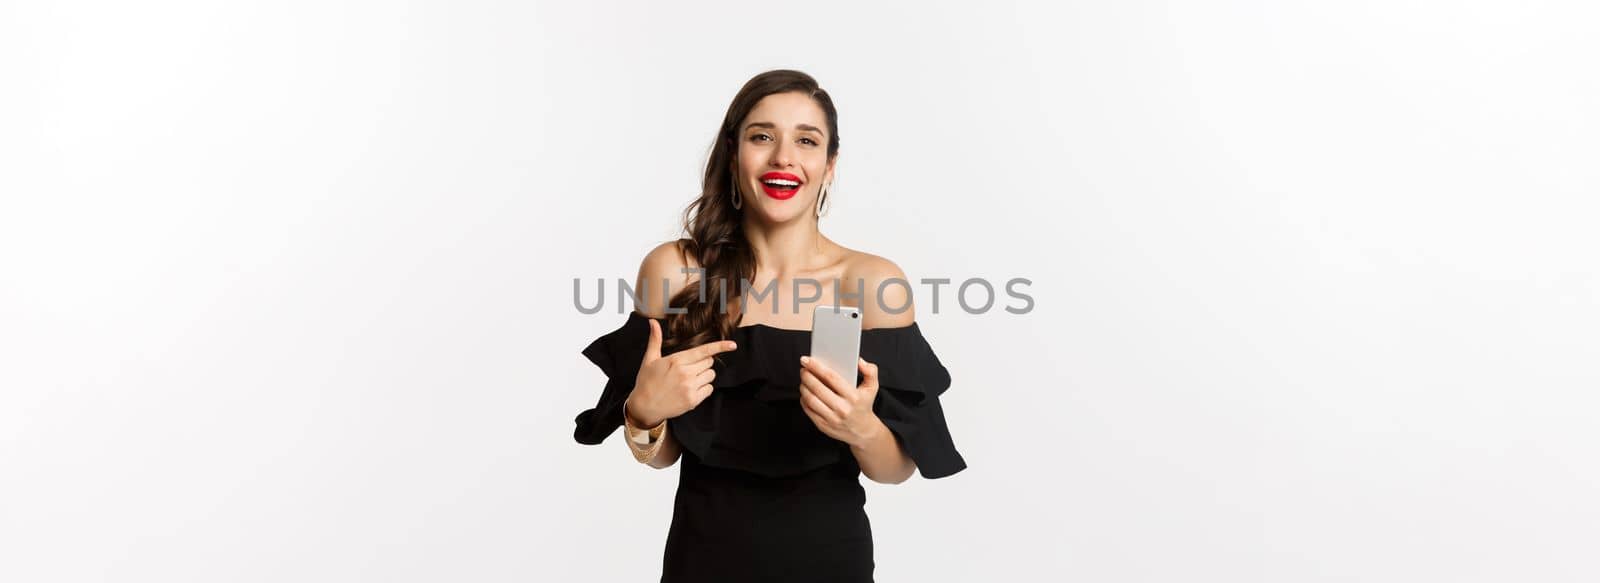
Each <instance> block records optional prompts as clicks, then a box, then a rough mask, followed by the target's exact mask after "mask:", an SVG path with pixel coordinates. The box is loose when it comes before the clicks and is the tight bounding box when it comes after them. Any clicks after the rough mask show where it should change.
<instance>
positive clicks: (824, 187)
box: [817, 184, 831, 219]
mask: <svg viewBox="0 0 1600 583" xmlns="http://www.w3.org/2000/svg"><path fill="white" fill-rule="evenodd" d="M829 186H831V185H829V184H824V185H822V196H819V197H817V218H819V219H820V218H822V215H825V214H828V211H825V210H822V205H824V204H827V203H828V187H829Z"/></svg>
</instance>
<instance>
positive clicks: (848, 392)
mask: <svg viewBox="0 0 1600 583" xmlns="http://www.w3.org/2000/svg"><path fill="white" fill-rule="evenodd" d="M856 370H858V371H859V372H860V373H861V384H860V385H858V386H854V387H852V386H849V383H848V382H846V381H845V379H844V378H843V377H841V376H839V374H838V373H836V372H834V371H833V370H832V369H830V368H828V365H826V364H823V363H822V361H820V360H818V359H815V358H810V357H806V356H802V357H800V408H801V409H802V410H804V411H805V413H806V416H807V417H810V418H811V422H812V423H815V424H816V425H817V429H819V430H821V431H822V433H824V434H826V435H827V436H828V437H832V438H834V439H837V440H839V441H842V442H845V443H847V444H850V445H851V446H856V447H859V446H861V445H862V444H864V443H866V442H868V441H870V440H872V439H873V438H874V437H877V435H878V432H880V431H883V430H884V429H885V428H884V425H883V421H882V420H880V419H878V415H877V414H876V413H873V412H872V403H873V401H874V400H875V399H877V397H878V365H875V364H872V363H870V362H867V361H866V360H865V359H863V358H860V357H857V358H856Z"/></svg>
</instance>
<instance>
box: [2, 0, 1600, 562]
mask: <svg viewBox="0 0 1600 583" xmlns="http://www.w3.org/2000/svg"><path fill="white" fill-rule="evenodd" d="M973 4H974V3H972V2H965V3H960V4H959V6H961V8H956V7H940V6H935V5H932V4H930V3H914V4H913V3H907V4H905V5H902V6H898V7H889V6H883V7H867V6H864V5H863V4H862V3H856V2H848V3H844V2H805V3H790V4H785V5H781V6H761V7H758V6H756V5H754V4H751V3H744V2H726V3H720V4H716V5H707V6H704V7H699V8H690V7H686V6H683V5H681V4H679V3H668V2H659V3H645V2H641V3H636V4H628V5H618V4H612V3H601V2H581V3H580V2H559V3H557V2H548V3H536V4H533V5H529V4H528V3H525V2H503V3H485V2H462V1H452V2H443V1H433V2H420V1H419V2H409V3H395V2H376V1H373V2H365V3H358V2H329V1H317V2H281V1H277V2H232V3H226V4H224V3H214V2H187V3H183V2H134V3H129V2H100V3H88V2H20V3H19V2H6V3H4V4H0V84H3V89H0V580H5V581H18V582H21V581H30V582H32V581H163V582H167V581H385V582H388V581H585V580H588V581H650V580H655V578H656V577H657V576H658V573H659V568H660V560H661V545H662V542H663V540H664V537H665V533H666V528H667V524H668V521H669V520H670V517H671V501H672V495H673V488H674V486H675V484H676V480H677V471H678V470H677V468H676V467H674V468H671V469H668V470H665V471H654V470H651V469H649V468H646V467H644V466H641V465H638V464H636V463H634V462H633V461H632V459H631V458H630V457H629V456H628V454H627V453H626V452H625V451H624V447H623V446H622V445H621V444H620V443H618V438H617V437H615V436H613V437H612V438H611V439H610V440H609V441H607V442H606V443H605V444H603V445H601V446H594V447H585V446H580V445H578V444H576V443H575V442H574V441H573V439H572V429H573V425H572V421H573V417H574V416H575V415H576V414H577V413H578V412H579V411H581V410H583V409H585V408H588V407H591V406H593V404H594V400H595V398H596V396H597V395H598V394H599V389H600V387H601V386H602V384H603V382H604V378H603V376H602V375H601V374H600V372H599V370H598V369H596V368H595V367H594V366H593V365H591V364H590V363H589V362H588V361H586V360H584V359H583V358H582V356H580V355H579V350H581V349H582V348H583V346H584V345H586V344H587V343H588V342H589V340H591V339H592V338H594V337H595V336H598V335H600V334H603V333H605V332H607V331H609V330H611V329H613V328H615V327H616V326H617V325H618V324H620V323H621V321H622V316H621V315H620V314H618V313H616V312H615V311H614V309H615V307H616V306H615V304H614V303H611V304H608V311H607V312H605V313H603V314H601V315H596V316H584V315H581V314H579V313H578V312H577V310H576V309H575V308H574V307H573V304H572V285H571V281H572V278H574V277H582V278H586V279H591V280H592V279H593V278H607V279H608V280H614V279H615V278H618V277H621V278H632V277H633V275H634V272H635V270H636V269H637V266H638V262H639V259H640V258H641V257H642V256H643V254H644V252H645V251H646V250H647V249H648V248H649V247H650V246H651V245H653V244H655V243H658V242H661V241H665V240H668V239H670V238H672V237H674V236H675V235H676V232H675V227H676V224H677V223H676V221H677V218H678V212H679V211H680V210H681V209H682V208H683V206H684V205H685V204H687V203H688V202H689V201H690V199H691V198H692V197H693V196H694V194H695V192H696V188H697V187H698V178H699V176H700V173H701V170H702V164H703V163H704V161H705V156H706V155H707V153H708V148H709V146H710V143H711V139H712V137H713V135H714V133H715V131H716V129H717V124H718V122H719V121H720V120H721V117H722V115H723V112H724V111H725V109H726V107H727V105H728V102H729V100H730V99H731V98H732V97H733V95H734V93H735V92H736V91H737V90H738V88H739V87H740V85H742V84H743V83H744V81H745V80H746V79H748V78H749V77H751V76H753V75H755V74H756V73H759V72H761V71H763V70H766V69H771V68H797V69H801V70H803V71H806V72H808V73H810V74H812V75H814V76H815V77H816V78H817V79H818V80H819V81H820V82H821V83H822V85H823V86H824V87H825V88H826V89H828V90H829V91H830V92H831V93H832V95H833V97H834V99H835V101H836V103H837V104H838V107H839V110H840V123H841V128H840V135H841V137H842V151H841V158H840V162H839V174H838V181H837V183H836V184H837V189H836V190H835V193H836V198H835V206H834V207H833V209H832V211H831V213H830V215H829V216H828V217H826V218H824V220H823V223H822V225H823V229H824V230H825V232H826V233H828V234H829V235H830V236H832V237H834V238H835V239H837V240H838V241H840V242H842V243H844V244H845V245H847V246H851V247H854V248H858V249H863V250H867V251H871V252H874V253H877V254H880V255H884V256H887V257H889V258H891V259H893V260H894V261H896V262H897V263H899V265H900V266H901V267H902V268H904V269H905V271H906V272H907V273H908V274H909V275H910V276H911V277H912V278H925V277H949V278H952V279H955V280H957V281H960V280H962V279H965V278H969V277H985V278H990V279H994V280H1001V281H1003V280H1004V279H1007V278H1011V277H1027V278H1030V279H1032V280H1033V282H1034V284H1033V286H1032V287H1031V288H1029V290H1028V291H1029V292H1030V293H1031V294H1032V295H1033V296H1034V298H1035V300H1036V306H1035V310H1034V311H1033V312H1032V313H1030V314H1027V315H1023V316H1016V315H1011V314H1007V313H1005V312H1003V311H1001V310H1000V309H999V307H1000V306H1003V305H1007V304H1008V303H1010V302H1008V300H1005V299H1004V298H1002V299H1001V301H1000V303H999V304H997V307H996V308H995V310H994V311H992V312H990V313H987V314H982V315H969V314H966V313H964V312H961V311H960V310H959V308H958V307H957V306H956V304H954V303H953V302H951V301H950V299H951V298H950V297H949V296H945V297H944V298H942V300H943V301H942V302H941V311H940V313H939V314H934V313H932V311H931V307H932V304H931V302H930V301H928V298H927V297H926V296H920V295H919V297H918V304H919V305H918V308H919V309H918V321H919V322H921V323H922V326H923V327H924V330H925V332H926V333H927V335H928V337H929V338H930V340H931V341H932V343H933V346H934V348H935V350H936V351H938V353H939V354H940V356H941V358H942V359H943V360H944V362H945V364H946V365H947V366H948V367H949V368H950V370H951V373H952V376H953V377H954V379H955V383H954V385H953V386H952V387H951V389H950V391H949V392H948V393H946V395H945V397H944V405H945V408H946V411H947V414H948V417H949V422H950V425H951V429H952V431H953V433H954V435H955V437H956V442H957V444H958V445H959V446H960V448H961V451H962V453H963V454H964V455H965V456H966V459H967V461H968V463H969V464H970V466H971V467H970V468H969V469H968V470H966V471H964V472H962V473H960V474H957V475H955V476H952V477H949V478H945V479H940V480H925V479H923V478H921V477H914V478H913V479H912V480H911V481H908V482H906V483H904V484H901V485H896V486H883V485H878V484H875V483H872V482H870V481H868V480H866V479H865V478H863V481H864V482H866V484H867V488H868V498H869V501H868V511H869V513H870V515H871V517H872V522H873V529H874V534H875V536H876V558H877V562H878V570H877V574H878V579H879V580H880V581H1094V582H1113V581H1115V582H1121V581H1230V582H1232V581H1271V582H1280V581H1296V582H1299V581H1397V582H1398V581H1404V582H1412V581H1540V582H1552V581H1593V580H1596V579H1597V578H1600V563H1597V560H1596V558H1595V555H1594V553H1593V551H1594V550H1595V549H1596V548H1600V502H1597V500H1596V492H1597V486H1600V463H1597V461H1596V460H1597V459H1600V456H1597V455H1596V450H1597V446H1600V430H1597V429H1596V428H1595V419H1596V406H1597V405H1600V399H1597V398H1596V390H1597V389H1600V372H1597V369H1596V357H1597V355H1600V338H1597V330H1600V302H1597V297H1600V296H1597V291H1600V288H1597V272H1600V267H1597V266H1600V258H1597V256H1596V255H1597V254H1596V251H1595V250H1596V249H1600V235H1597V234H1596V233H1597V232H1596V230H1595V229H1594V224H1595V222H1596V220H1597V218H1600V213H1597V211H1600V204H1597V203H1596V195H1597V194H1600V192H1597V191H1600V189H1597V186H1600V176H1597V174H1600V171H1597V168H1600V165H1597V164H1596V160H1600V141H1597V139H1596V136H1597V135H1600V124H1597V121H1600V120H1597V113H1596V108H1595V104H1596V103H1600V74H1597V71H1600V68H1597V67H1596V66H1595V61H1594V57H1593V56H1594V55H1596V54H1600V46H1597V45H1600V40H1597V36H1596V35H1595V34H1594V32H1595V22H1596V21H1597V20H1596V17H1597V13H1596V11H1595V10H1594V9H1593V8H1592V4H1589V5H1586V4H1587V3H1581V2H1567V3H1563V2H1528V1H1517V2H1511V1H1505V2H1443V1H1439V2H1416V1H1403V0H1402V1H1392V0H1391V1H1384V2H1337V3H1335V2H1323V3H1306V2H1266V1H1258V2H1208V3H1159V2H1116V3H1110V2H1100V3H1090V2H1071V3H1069V2H1051V3H1048V7H1046V6H1033V7H1011V6H1005V5H1003V4H1002V3H998V2H985V3H983V5H984V7H983V8H982V9H981V10H973V9H972V5H973ZM590 289H591V290H592V287H591V288H590ZM946 291H948V290H946ZM612 301H613V302H614V299H613V300H612Z"/></svg>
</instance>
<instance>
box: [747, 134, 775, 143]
mask: <svg viewBox="0 0 1600 583" xmlns="http://www.w3.org/2000/svg"><path fill="white" fill-rule="evenodd" d="M766 137H767V135H766V134H756V135H753V136H750V141H752V142H754V141H756V138H766ZM768 139H771V138H768Z"/></svg>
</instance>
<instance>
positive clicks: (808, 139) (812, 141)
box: [800, 138, 817, 146]
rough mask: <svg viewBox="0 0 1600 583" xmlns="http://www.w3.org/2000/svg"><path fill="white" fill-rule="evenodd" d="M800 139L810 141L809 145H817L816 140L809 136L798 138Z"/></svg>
mask: <svg viewBox="0 0 1600 583" xmlns="http://www.w3.org/2000/svg"><path fill="white" fill-rule="evenodd" d="M800 139H802V140H805V141H807V142H811V145H813V146H815V145H817V141H816V140H813V139H811V138H800Z"/></svg>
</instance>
